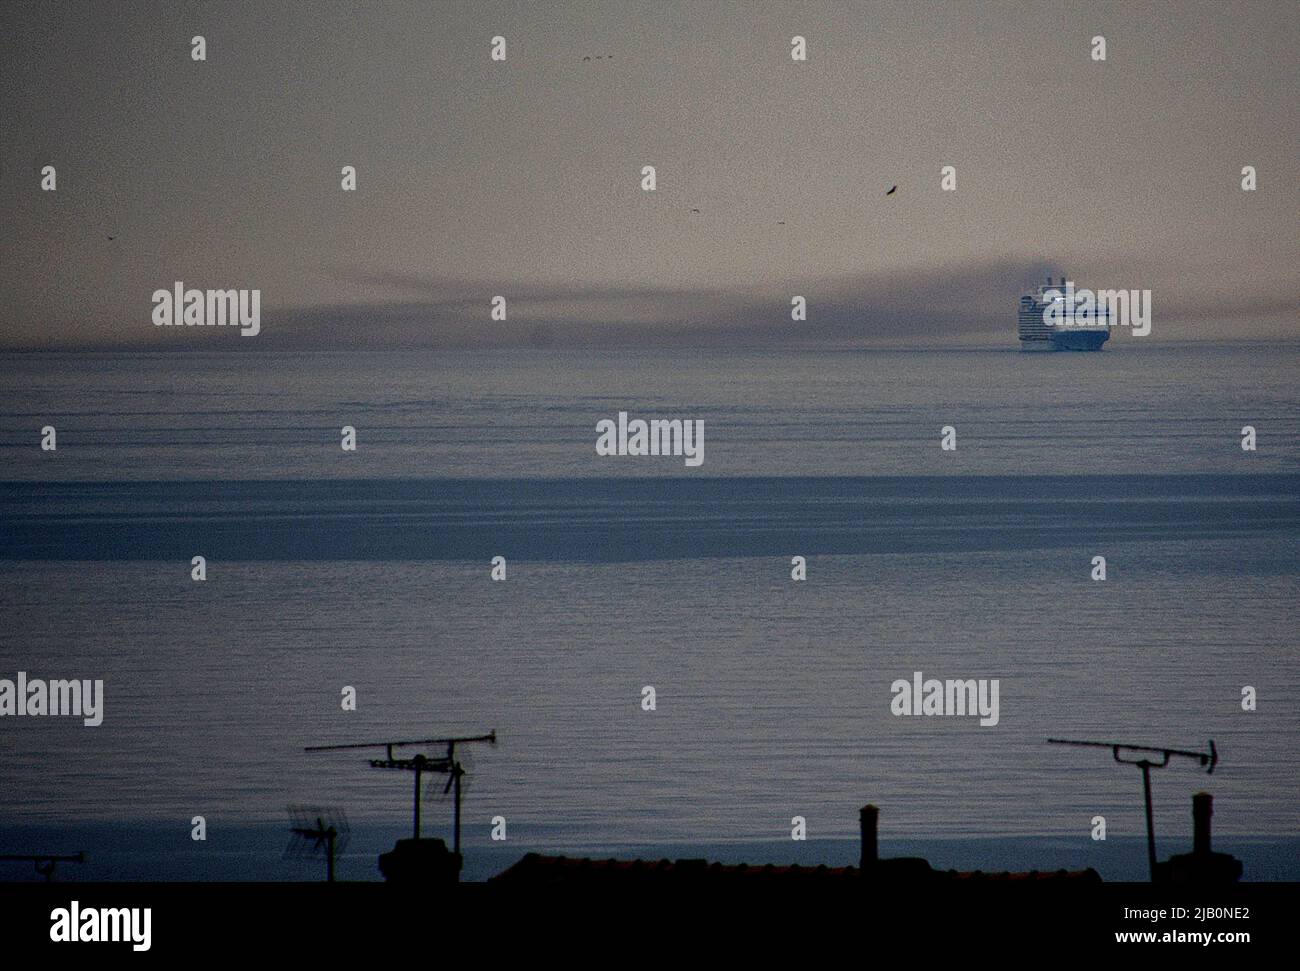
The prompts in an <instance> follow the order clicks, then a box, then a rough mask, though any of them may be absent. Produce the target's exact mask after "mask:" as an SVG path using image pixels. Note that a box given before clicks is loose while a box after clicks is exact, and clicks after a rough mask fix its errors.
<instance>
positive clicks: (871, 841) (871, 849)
mask: <svg viewBox="0 0 1300 971" xmlns="http://www.w3.org/2000/svg"><path fill="white" fill-rule="evenodd" d="M879 816H880V810H879V809H877V808H876V807H875V806H872V805H870V804H867V805H865V806H863V807H862V808H861V809H860V810H858V824H859V826H860V827H861V829H862V858H861V860H860V861H859V865H860V866H861V868H862V869H863V870H865V869H867V868H868V867H870V866H872V865H873V864H874V863H875V862H876V860H877V858H878V855H877V850H876V820H877V819H878V818H879Z"/></svg>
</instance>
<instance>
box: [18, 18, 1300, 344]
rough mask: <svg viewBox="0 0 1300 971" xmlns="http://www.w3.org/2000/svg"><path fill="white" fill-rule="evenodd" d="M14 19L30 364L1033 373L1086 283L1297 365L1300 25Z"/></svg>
mask: <svg viewBox="0 0 1300 971" xmlns="http://www.w3.org/2000/svg"><path fill="white" fill-rule="evenodd" d="M0 21H2V26H3V30H2V31H0V72H2V74H3V77H2V78H0V81H2V83H0V119H2V121H0V130H2V131H3V140H2V142H0V153H2V154H0V193H3V195H2V197H0V206H2V207H3V213H4V219H3V227H4V241H5V242H4V250H5V252H4V258H3V262H2V263H0V321H2V322H3V329H2V331H0V342H3V344H4V345H6V346H24V347H25V346H34V345H35V346H44V345H80V344H88V343H89V344H95V343H118V342H152V343H157V342H162V343H165V344H167V345H170V346H177V347H181V346H191V345H194V344H196V343H203V344H206V345H208V346H211V344H212V342H214V341H215V342H216V343H219V344H223V345H229V346H234V345H237V344H246V345H253V344H257V346H281V345H284V344H294V345H299V346H320V347H329V346H336V345H339V344H349V343H353V342H359V343H366V344H371V345H376V346H392V345H404V344H429V345H433V346H447V345H453V344H472V345H479V344H482V345H497V344H520V343H522V344H529V343H534V344H535V343H551V344H564V343H566V342H571V343H589V344H601V343H618V342H625V341H630V342H652V343H653V342H661V341H682V342H686V343H691V342H700V343H707V342H711V341H726V342H730V343H746V342H759V341H780V342H788V343H802V342H808V343H818V342H841V341H857V340H864V339H865V340H871V339H877V338H889V339H894V340H899V339H911V338H918V339H938V340H949V339H951V340H960V339H966V340H969V339H971V338H972V337H977V336H978V335H981V334H984V333H988V332H997V337H995V338H992V339H993V340H996V341H1001V340H1011V339H1012V335H1013V331H1014V319H1013V318H1014V305H1015V298H1016V296H1017V295H1018V287H1019V285H1020V284H1021V283H1024V282H1028V281H1029V280H1031V279H1034V278H1036V277H1038V276H1039V275H1041V274H1043V273H1045V272H1048V271H1051V270H1066V269H1068V270H1069V271H1070V276H1071V279H1074V280H1078V281H1079V282H1081V283H1086V284H1092V285H1095V286H1106V287H1119V286H1127V287H1135V288H1149V289H1151V290H1152V291H1153V305H1154V310H1155V320H1154V326H1153V333H1152V339H1157V338H1164V339H1171V340H1172V339H1185V338H1195V337H1203V336H1229V337H1235V336H1245V337H1256V336H1268V335H1277V334H1290V335H1293V336H1300V325H1298V324H1297V309H1298V308H1300V299H1298V298H1297V294H1298V293H1300V242H1298V238H1300V237H1298V236H1297V225H1298V224H1300V223H1298V221H1297V216H1300V190H1298V188H1297V165H1298V162H1297V155H1298V153H1297V148H1298V147H1300V138H1298V135H1300V131H1298V121H1297V118H1298V114H1300V112H1298V109H1297V105H1300V53H1298V52H1300V4H1297V3H1295V2H1292V0H1280V2H1260V3H1249V2H1247V3H1226V2H1214V3H1204V4H1201V3H1143V2H1136V0H1130V2H1123V3H1114V4H1097V5H1090V4H1081V3H1074V2H1043V3H1033V2H1028V3H1008V4H986V3H976V2H966V0H961V2H951V3H942V4H937V3H919V2H906V3H885V4H880V3H863V2H852V3H849V2H845V3H788V2H782V3H720V2H697V3H669V2H644V3H615V2H612V0H611V2H593V3H560V2H529V3H517V4H516V3H511V4H504V3H485V2H474V3H463V4H462V3H444V2H438V0H422V2H416V3H383V2H376V3H360V2H355V3H353V2H349V3H319V2H312V3H289V2H284V3H251V2H248V3H237V4H236V3H221V4H214V3H208V4H197V3H195V4H186V3H174V2H169V3H158V4H144V3H141V4H126V3H84V4H78V3H59V4H48V3H34V4H23V3H5V4H4V5H3V7H0ZM196 34H201V35H203V36H204V37H205V38H206V40H207V45H208V59H207V61H206V62H201V63H196V62H194V61H192V60H191V58H190V38H191V37H192V36H194V35H196ZM497 34H500V35H504V36H505V38H506V41H507V51H508V59H507V60H506V61H505V62H504V63H495V62H493V61H491V60H490V59H489V56H488V55H489V45H490V41H491V38H492V37H493V36H494V35H497ZM795 34H800V35H803V36H805V37H806V38H807V40H808V45H809V60H808V62H807V63H794V62H792V61H791V59H790V38H791V37H792V36H793V35H795ZM1095 34H1102V35H1104V36H1105V37H1106V41H1107V60H1106V61H1105V62H1104V63H1096V62H1094V61H1092V60H1091V59H1090V57H1089V49H1090V44H1089V40H1090V38H1091V37H1092V36H1093V35H1095ZM597 55H599V58H600V59H599V60H597V59H596V57H597ZM584 56H590V57H591V58H592V60H589V61H585V60H583V58H584ZM46 164H53V165H55V166H56V167H57V171H58V190H57V192H53V193H47V192H42V191H41V190H40V169H41V167H42V166H44V165H46ZM345 164H352V165H355V166H356V167H357V169H358V176H359V190H358V191H357V192H355V193H345V192H342V191H341V190H340V187H339V181H340V173H339V170H340V168H341V167H342V166H343V165H345ZM1246 164H1251V165H1254V166H1255V167H1256V168H1257V170H1258V178H1259V189H1258V191H1256V192H1254V193H1247V192H1243V191H1242V190H1241V185H1240V184H1241V175H1240V172H1241V168H1242V166H1243V165H1246ZM643 165H654V166H655V167H656V169H657V173H658V182H659V188H658V190H657V191H656V192H653V193H646V192H643V191H641V188H640V169H641V166H643ZM942 165H954V166H956V168H957V179H958V189H957V191H956V192H942V191H940V188H939V169H940V167H941V166H942ZM893 184H897V185H898V186H899V190H898V192H897V193H895V194H894V195H893V196H888V197H886V196H885V195H884V191H885V189H887V188H888V187H889V186H891V185H893ZM693 208H698V209H699V210H700V213H699V214H693V213H691V212H690V210H691V209H693ZM780 222H784V225H778V223H780ZM110 235H112V236H116V237H117V238H116V239H115V240H113V241H111V242H110V241H109V240H108V238H107V237H108V236H110ZM177 280H182V281H184V282H185V283H186V285H187V286H195V287H200V288H207V287H223V288H224V287H235V288H254V287H256V288H260V289H261V291H262V333H261V335H260V336H258V337H257V338H252V339H243V338H239V337H238V336H237V335H236V334H235V333H234V332H233V331H231V330H227V329H224V328H222V329H216V328H213V329H209V330H206V331H204V332H202V333H196V330H195V329H193V328H180V329H173V328H156V327H154V326H153V325H152V323H151V321H150V312H151V310H152V305H151V303H150V295H151V294H152V293H153V291H154V290H156V289H159V288H170V287H171V286H172V284H173V283H174V282H175V281H177ZM495 294H503V295H505V296H506V297H507V299H508V300H509V301H510V304H509V319H508V321H507V322H505V323H499V322H497V323H494V322H492V321H490V320H489V318H488V310H489V300H490V298H491V297H492V296H493V295H495ZM793 294H802V295H804V296H806V297H807V298H808V301H809V312H810V319H809V321H808V322H807V323H806V324H794V323H793V322H792V321H790V319H789V300H790V297H791V296H792V295H793ZM979 339H983V338H979ZM258 342H261V343H258ZM241 349H243V348H241Z"/></svg>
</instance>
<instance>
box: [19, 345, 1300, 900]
mask: <svg viewBox="0 0 1300 971" xmlns="http://www.w3.org/2000/svg"><path fill="white" fill-rule="evenodd" d="M248 343H252V342H248ZM1298 377H1300V343H1276V342H1274V343H1231V342H1226V343H1185V344H1181V345H1178V344H1161V343H1158V342H1154V341H1149V342H1148V341H1142V340H1138V339H1133V338H1131V337H1129V335H1122V336H1121V339H1119V340H1116V341H1112V342H1111V344H1110V345H1108V347H1107V349H1106V350H1105V351H1103V352H1101V353H1095V354H1042V355H1024V354H1019V353H1017V352H1016V351H1015V350H1014V349H1010V348H1008V349H1004V348H1001V347H998V348H989V349H961V350H948V349H878V350H843V351H827V350H806V351H802V350H779V351H778V350H771V351H740V350H735V351H731V350H725V349H716V348H706V349H696V350H685V349H671V350H658V349H646V350H625V349H619V350H617V351H613V350H611V351H608V352H603V351H594V350H561V349H541V350H532V351H528V352H516V351H481V352H471V351H446V352H440V351H427V350H419V351H416V350H412V351H406V352H400V353H398V352H369V351H365V352H346V353H344V352H314V353H308V352H292V351H271V352H264V353H259V352H257V351H256V350H250V349H248V348H246V347H243V346H238V342H232V349H231V350H229V351H227V352H222V353H214V352H208V351H194V352H187V353H162V352H138V351H122V352H97V353H89V352H87V353H74V352H33V353H24V354H15V353H7V354H3V355H0V678H8V679H14V678H15V677H16V674H17V672H19V671H24V672H26V673H27V676H28V678H46V679H54V678H77V679H92V680H93V679H102V681H103V683H104V706H103V723H102V725H100V726H98V727H87V726H85V725H83V724H82V721H81V719H77V718H68V717H48V716H47V717H32V716H28V717H4V718H0V854H6V853H8V854H34V853H59V854H62V853H76V852H78V851H84V852H85V853H86V862H85V863H84V864H80V865H78V864H74V863H64V864H60V866H59V870H58V876H59V879H61V880H69V881H76V880H91V879H93V880H112V879H125V880H134V879H163V880H316V879H320V878H321V877H322V876H323V872H324V870H323V867H324V865H323V862H322V860H321V859H320V858H319V857H318V856H311V855H310V854H308V855H307V857H306V858H299V857H300V856H301V854H295V853H292V852H291V853H290V854H289V855H290V856H291V857H292V858H289V859H286V858H285V856H286V852H287V851H289V850H290V843H291V834H290V832H289V827H290V825H291V819H292V816H291V813H290V807H308V809H309V810H310V814H311V818H315V817H316V816H317V815H320V816H325V815H328V817H329V818H330V819H332V820H337V821H338V822H339V825H340V827H343V828H346V833H347V836H348V839H347V845H346V846H345V847H344V848H343V849H342V852H341V856H340V861H339V875H340V877H341V878H344V879H353V880H377V879H380V874H379V871H378V869H377V867H376V862H375V861H376V857H377V856H378V854H379V853H381V852H384V851H385V850H387V849H389V848H391V846H392V845H393V843H394V841H395V840H396V839H398V838H402V837H406V836H410V835H411V834H412V831H413V818H412V816H413V796H414V781H415V777H414V774H413V773H410V772H407V771H402V770H400V769H385V768H374V767H372V766H371V765H370V760H372V759H380V760H382V759H383V758H385V757H386V751H385V750H384V749H383V748H377V749H370V750H366V749H357V750H343V751H329V752H308V751H306V749H307V748H308V747H311V746H322V745H341V744H352V743H367V742H375V743H383V742H388V741H395V740H397V741H400V740H420V739H431V738H443V737H448V736H477V735H483V734H486V733H489V732H495V734H496V743H495V744H487V743H467V744H464V745H462V746H461V747H460V748H459V749H458V750H457V754H458V755H459V756H460V757H461V758H462V761H463V763H464V767H465V770H466V775H465V776H464V794H463V812H462V844H463V850H464V854H465V860H466V864H465V877H466V878H467V879H484V878H486V877H488V876H491V875H492V874H493V873H496V872H499V871H500V870H502V869H504V868H505V867H507V866H509V865H510V864H511V863H513V862H514V861H515V860H517V859H518V858H519V857H521V856H522V855H523V854H525V853H527V852H533V851H535V852H541V853H549V854H565V855H570V856H602V857H608V856H618V857H634V856H635V857H641V858H661V857H668V858H699V857H705V858H708V859H719V860H723V861H728V862H740V861H745V862H749V863H767V862H772V863H790V862H801V863H809V864H817V863H827V864H831V865H840V864H850V863H855V862H856V861H857V857H858V845H859V841H858V810H859V808H860V807H861V806H862V805H864V804H868V803H870V804H873V805H876V806H878V807H879V809H880V842H881V852H882V854H883V855H909V856H912V855H920V856H925V857H926V858H928V859H929V860H930V862H931V864H932V865H934V866H935V867H936V868H939V869H950V868H952V869H959V870H976V869H981V870H986V871H988V870H992V871H998V870H1009V869H1010V870H1025V869H1056V868H1058V867H1071V868H1075V867H1083V866H1092V867H1095V868H1096V869H1097V870H1098V871H1099V872H1100V873H1101V874H1102V876H1103V877H1104V878H1106V879H1115V880H1130V879H1132V880H1140V879H1145V878H1146V829H1145V817H1144V811H1143V796H1142V792H1143V790H1142V776H1141V772H1140V771H1139V770H1138V769H1137V768H1136V767H1134V766H1131V765H1123V764H1119V763H1117V761H1116V760H1115V758H1114V757H1113V753H1112V751H1111V749H1109V748H1089V747H1072V746H1061V745H1056V744H1050V743H1049V742H1048V741H1047V740H1048V739H1049V738H1064V739H1077V740H1093V741H1103V742H1115V741H1119V742H1126V743H1133V744H1141V745H1150V746H1156V747H1170V748H1176V749H1179V750H1184V751H1187V752H1192V753H1196V752H1206V753H1208V751H1209V746H1210V744H1211V741H1212V742H1213V744H1214V746H1215V753H1216V755H1217V760H1218V761H1217V764H1215V765H1214V766H1213V772H1212V773H1211V772H1207V771H1206V766H1205V765H1202V763H1201V760H1198V759H1196V758H1193V757H1189V756H1182V755H1174V756H1172V757H1171V758H1170V759H1169V762H1168V765H1167V766H1166V767H1163V768H1159V769H1154V770H1152V772H1151V779H1152V791H1153V799H1154V820H1155V832H1156V841H1157V849H1158V854H1159V856H1160V857H1161V858H1162V859H1163V858H1165V857H1167V856H1169V855H1170V854H1173V853H1182V852H1187V851H1188V850H1189V849H1190V843H1191V797H1192V795H1193V794H1194V793H1196V792H1200V791H1206V792H1209V793H1211V794H1212V795H1213V796H1214V820H1213V823H1214V839H1215V848H1216V849H1220V850H1223V851H1225V852H1232V853H1234V854H1236V855H1238V856H1239V857H1240V858H1241V859H1242V860H1243V862H1244V865H1245V878H1246V879H1248V880H1249V879H1255V880H1269V879H1289V880H1295V879H1300V827H1298V826H1297V823H1298V822H1300V813H1298V812H1297V809H1298V807H1300V769H1298V766H1300V750H1298V749H1300V745H1298V742H1300V733H1298V731H1297V729H1298V727H1300V663H1298V660H1300V624H1297V611H1296V603H1297V592H1298V591H1297V575H1298V572H1300V384H1298V382H1297V378H1298ZM620 412H626V413H627V414H628V416H629V419H635V418H642V419H652V418H660V419H681V420H683V421H688V420H698V421H703V423H704V428H705V436H704V461H703V463H702V464H701V465H699V466H698V467H692V466H688V465H687V464H686V462H685V461H684V460H683V458H682V457H680V456H671V455H669V456H635V455H627V456H609V455H600V454H597V450H596V447H595V445H596V439H597V431H596V427H597V423H598V422H600V421H602V420H603V419H615V420H617V417H618V414H619V413H620ZM47 426H52V427H53V428H54V429H55V436H56V437H55V444H56V448H54V449H53V450H49V449H43V448H42V447H41V443H42V440H43V439H45V438H47V437H48V436H47V433H46V432H45V431H43V430H44V429H46V428H47ZM344 426H351V427H352V428H353V429H355V435H356V449H355V451H347V450H344V449H343V448H342V447H341V441H342V429H343V427H344ZM1247 426H1250V427H1251V428H1253V429H1254V437H1255V447H1254V449H1253V450H1252V449H1244V448H1243V447H1242V443H1243V438H1244V437H1245V435H1246V434H1247V432H1246V427H1247ZM945 429H948V430H949V432H948V438H949V439H950V441H955V446H956V447H955V448H952V449H945V448H943V447H942V445H941V442H942V440H943V438H944V435H945ZM198 556H202V557H203V558H204V561H205V569H206V579H204V580H202V581H196V580H194V579H193V578H192V574H193V570H194V566H193V558H194V557H198ZM497 557H502V558H504V574H505V575H504V579H493V572H494V566H493V563H494V559H495V558H497ZM795 557H802V558H803V562H804V564H805V569H806V579H802V580H795V579H793V578H792V574H793V571H794V570H795V565H794V558H795ZM1097 557H1104V558H1105V569H1106V577H1105V579H1104V580H1099V579H1094V575H1095V573H1096V569H1097V561H1096V559H1095V558H1097ZM496 562H497V563H498V565H500V563H501V561H499V560H498V561H496ZM497 573H498V575H499V574H500V569H498V570H497ZM916 672H921V673H922V676H923V677H924V678H927V679H928V678H936V679H986V680H992V679H996V680H997V682H998V684H999V716H998V721H997V724H996V725H981V724H980V719H979V718H973V717H969V716H961V715H953V716H942V715H939V716H924V715H898V714H894V712H893V709H892V705H891V702H892V701H893V698H894V693H893V690H892V688H891V686H892V685H893V684H894V682H895V681H897V680H899V679H906V680H908V681H910V680H911V679H912V678H913V677H914V675H915V673H916ZM647 688H653V700H654V703H653V707H652V709H651V710H648V708H649V703H648V701H647V697H648V694H647V691H646V689H647ZM349 691H350V692H351V693H352V694H354V695H355V709H354V710H349V708H348V706H346V705H345V704H344V700H345V696H347V695H348V693H349ZM440 751H441V750H440V749H439V747H438V746H437V745H429V746H425V747H423V748H420V747H414V748H406V749H398V750H397V751H396V753H395V754H396V755H397V756H398V757H402V756H411V755H414V754H416V753H417V752H425V753H426V754H429V755H435V754H437V753H439V752H440ZM1154 758H1155V760H1156V761H1159V760H1160V756H1155V757H1154ZM446 783H447V776H445V775H441V774H438V773H432V774H428V775H426V776H425V777H423V778H422V780H421V790H422V791H421V806H422V809H421V816H422V819H421V827H422V828H421V832H422V834H423V835H425V836H436V837H441V838H444V839H447V840H448V841H450V839H451V833H452V816H453V806H452V800H451V794H450V793H448V792H446V791H445V789H446ZM197 817H202V826H201V828H202V830H203V835H204V836H205V837H206V838H205V839H202V840H196V839H194V838H193V836H194V835H195V833H196V831H197V830H198V829H199V828H200V824H199V821H198V819H197ZM1102 819H1104V833H1105V839H1099V838H1097V836H1098V832H1099V828H1098V823H1099V820H1102ZM800 822H802V828H803V829H804V831H805V832H806V836H807V839H806V840H796V839H792V838H791V834H792V832H793V831H794V830H796V829H797V828H799V826H800ZM494 830H495V831H496V835H498V836H502V835H504V837H505V838H504V839H493V838H492V837H493V832H494ZM299 849H300V848H299ZM0 879H5V880H26V879H39V877H38V876H37V875H36V874H35V872H34V870H32V868H31V867H30V865H27V864H15V863H0Z"/></svg>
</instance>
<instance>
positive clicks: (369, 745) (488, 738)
mask: <svg viewBox="0 0 1300 971" xmlns="http://www.w3.org/2000/svg"><path fill="white" fill-rule="evenodd" d="M477 742H487V743H488V744H489V745H496V743H497V733H496V731H495V730H493V731H491V732H489V733H488V734H486V735H458V736H455V737H453V738H421V739H415V740H412V741H406V742H355V743H352V744H348V745H308V746H307V747H306V748H305V749H304V751H306V752H342V751H347V750H352V749H375V748H380V749H384V758H382V759H371V760H370V767H371V768H372V769H396V770H398V771H402V772H414V773H415V796H414V826H413V829H414V834H415V838H416V839H417V840H418V839H419V838H420V780H421V778H422V777H423V776H424V774H425V773H427V772H440V773H443V774H445V775H446V776H447V786H446V788H445V789H443V792H444V793H446V792H452V793H454V795H453V803H454V809H453V815H452V852H454V853H460V799H461V779H462V778H463V777H464V775H465V767H464V766H463V765H462V764H461V763H460V761H459V760H458V759H457V758H456V746H457V745H469V744H473V743H477ZM430 745H440V746H441V745H445V746H446V754H445V755H438V756H434V757H430V756H428V755H425V754H424V753H419V754H417V755H414V756H412V757H410V758H398V757H397V756H396V755H395V754H394V752H393V750H394V749H398V748H412V747H415V746H420V747H427V746H430Z"/></svg>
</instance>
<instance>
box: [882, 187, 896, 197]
mask: <svg viewBox="0 0 1300 971" xmlns="http://www.w3.org/2000/svg"><path fill="white" fill-rule="evenodd" d="M897 190H898V186H894V187H893V188H892V189H890V190H889V191H888V192H886V193H885V195H887V196H892V195H893V194H894V193H895V192H896V191H897Z"/></svg>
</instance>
